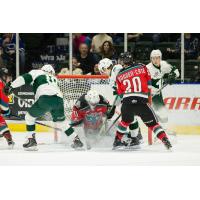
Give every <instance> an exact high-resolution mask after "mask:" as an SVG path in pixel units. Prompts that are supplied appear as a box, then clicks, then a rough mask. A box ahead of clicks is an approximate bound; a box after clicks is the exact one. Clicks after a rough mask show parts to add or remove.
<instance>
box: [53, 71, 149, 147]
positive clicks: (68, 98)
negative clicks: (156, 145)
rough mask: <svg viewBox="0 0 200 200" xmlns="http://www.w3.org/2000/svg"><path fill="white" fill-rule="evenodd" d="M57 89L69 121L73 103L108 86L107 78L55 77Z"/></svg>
mask: <svg viewBox="0 0 200 200" xmlns="http://www.w3.org/2000/svg"><path fill="white" fill-rule="evenodd" d="M57 78H58V80H59V87H60V90H61V92H62V93H63V99H64V107H65V116H66V117H67V119H68V120H70V116H71V113H72V108H73V105H74V104H75V102H76V101H77V99H78V98H79V97H81V96H82V95H83V94H85V93H87V92H88V91H89V90H90V89H96V90H98V86H101V87H102V88H103V87H104V86H105V85H109V77H108V76H106V75H57ZM105 89H106V88H105ZM149 101H150V103H151V99H149ZM57 141H58V133H57V132H56V131H55V133H54V142H57ZM148 143H149V144H152V132H151V131H150V130H148Z"/></svg>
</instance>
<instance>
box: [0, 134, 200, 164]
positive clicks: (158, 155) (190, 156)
mask: <svg viewBox="0 0 200 200" xmlns="http://www.w3.org/2000/svg"><path fill="white" fill-rule="evenodd" d="M13 137H14V140H15V142H16V145H15V148H14V149H13V150H8V149H7V144H6V142H5V141H4V139H1V140H0V165H147V166H149V165H150V166H151V165H200V136H199V135H191V136H188V135H187V136H185V135H182V136H178V143H177V144H174V148H173V151H172V152H168V151H167V150H166V149H165V148H164V146H163V145H162V144H155V145H153V146H148V145H147V144H144V145H143V147H142V149H140V150H137V151H123V152H119V151H112V150H111V149H112V139H111V138H107V139H106V142H105V141H102V142H103V144H104V145H103V147H102V145H99V147H93V148H92V149H91V150H89V151H74V150H73V149H70V148H69V147H67V146H66V145H63V144H53V143H52V142H53V141H52V140H53V136H52V134H50V133H39V134H37V141H38V143H40V145H38V148H39V150H38V151H37V152H26V151H24V150H23V149H22V144H23V142H24V137H25V133H14V134H13Z"/></svg>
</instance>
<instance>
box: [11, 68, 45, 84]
mask: <svg viewBox="0 0 200 200" xmlns="http://www.w3.org/2000/svg"><path fill="white" fill-rule="evenodd" d="M41 74H43V72H42V70H31V71H30V72H29V73H26V74H23V75H22V76H19V77H18V78H17V79H16V80H14V81H13V82H12V84H11V87H13V88H18V87H21V86H22V85H26V84H31V83H32V82H33V81H34V80H35V79H36V78H37V77H38V76H40V75H41Z"/></svg>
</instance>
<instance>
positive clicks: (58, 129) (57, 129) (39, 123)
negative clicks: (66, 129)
mask: <svg viewBox="0 0 200 200" xmlns="http://www.w3.org/2000/svg"><path fill="white" fill-rule="evenodd" d="M13 95H14V96H15V97H16V98H17V99H20V100H21V101H24V102H25V103H27V105H29V106H30V104H29V102H27V101H26V100H25V99H22V98H21V97H19V96H17V95H16V94H14V93H13ZM11 116H13V117H16V118H18V119H20V120H23V119H22V118H21V117H20V116H17V115H14V114H11ZM35 123H36V124H38V125H41V126H46V127H48V128H52V129H54V130H56V131H62V129H60V128H56V127H53V126H50V125H47V124H43V123H41V122H38V121H36V122H35Z"/></svg>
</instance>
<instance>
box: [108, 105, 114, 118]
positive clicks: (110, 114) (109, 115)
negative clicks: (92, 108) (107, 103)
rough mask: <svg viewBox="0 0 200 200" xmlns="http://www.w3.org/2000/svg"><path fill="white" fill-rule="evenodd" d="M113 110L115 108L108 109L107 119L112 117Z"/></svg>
mask: <svg viewBox="0 0 200 200" xmlns="http://www.w3.org/2000/svg"><path fill="white" fill-rule="evenodd" d="M115 109H116V106H113V107H110V108H108V112H107V113H106V115H107V118H108V119H111V118H112V117H113V115H114V114H115Z"/></svg>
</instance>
